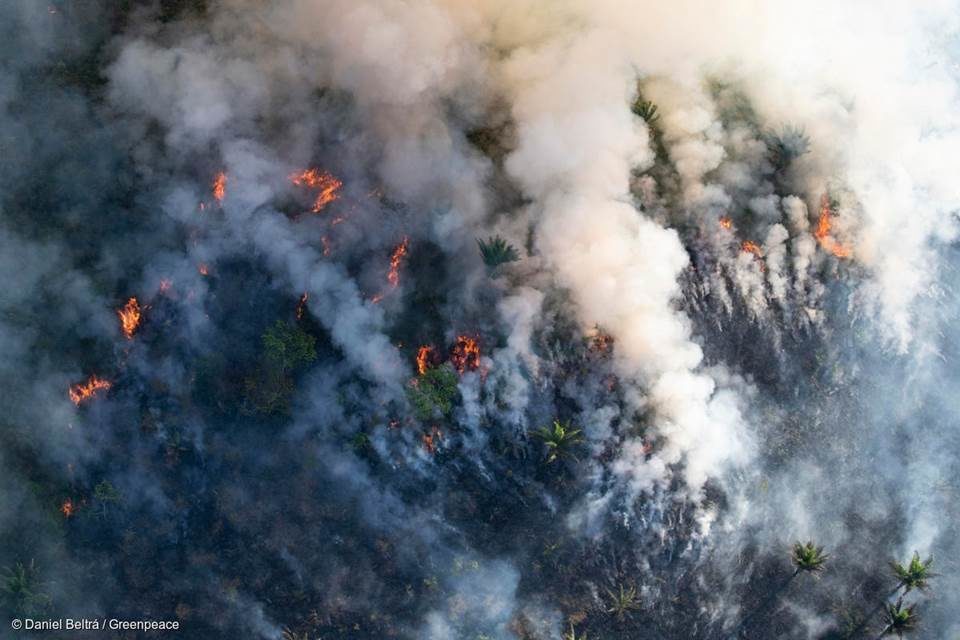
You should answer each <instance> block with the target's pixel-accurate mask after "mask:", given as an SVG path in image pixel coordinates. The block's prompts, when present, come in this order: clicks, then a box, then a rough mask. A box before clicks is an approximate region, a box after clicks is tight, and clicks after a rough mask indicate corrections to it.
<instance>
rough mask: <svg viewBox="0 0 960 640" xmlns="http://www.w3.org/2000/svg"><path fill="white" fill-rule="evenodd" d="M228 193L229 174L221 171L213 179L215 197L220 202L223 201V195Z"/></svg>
mask: <svg viewBox="0 0 960 640" xmlns="http://www.w3.org/2000/svg"><path fill="white" fill-rule="evenodd" d="M226 195H227V174H226V173H224V172H223V171H221V172H220V173H218V174H217V175H216V177H215V178H214V179H213V198H214V200H216V201H217V202H218V203H223V197H224V196H226Z"/></svg>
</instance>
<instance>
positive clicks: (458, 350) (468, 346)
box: [450, 336, 480, 375]
mask: <svg viewBox="0 0 960 640" xmlns="http://www.w3.org/2000/svg"><path fill="white" fill-rule="evenodd" d="M450 363H451V364H452V365H453V368H454V369H456V370H457V373H459V374H461V375H462V374H463V373H465V372H467V371H475V370H476V369H478V368H480V344H479V343H478V342H477V341H476V340H475V339H473V338H471V337H469V336H457V340H456V342H454V344H453V349H451V350H450Z"/></svg>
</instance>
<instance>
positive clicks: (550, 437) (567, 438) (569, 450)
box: [534, 420, 583, 464]
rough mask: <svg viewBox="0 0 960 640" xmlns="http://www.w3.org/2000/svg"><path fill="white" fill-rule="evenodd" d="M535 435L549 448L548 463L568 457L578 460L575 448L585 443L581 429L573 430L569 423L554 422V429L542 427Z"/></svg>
mask: <svg viewBox="0 0 960 640" xmlns="http://www.w3.org/2000/svg"><path fill="white" fill-rule="evenodd" d="M534 435H536V436H537V437H538V438H540V439H541V440H542V441H543V444H544V446H546V447H547V463H548V464H549V463H551V462H553V461H554V460H557V459H559V458H565V457H567V456H570V457H572V458H573V459H574V460H576V459H577V458H576V456H575V455H574V454H573V450H574V448H575V447H576V446H577V445H579V444H580V443H581V442H583V435H582V434H581V431H580V429H572V428H571V427H570V423H569V422H560V421H559V420H554V421H553V426H552V427H542V428H541V429H538V430H537V431H536V432H535V433H534Z"/></svg>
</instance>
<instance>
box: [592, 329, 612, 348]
mask: <svg viewBox="0 0 960 640" xmlns="http://www.w3.org/2000/svg"><path fill="white" fill-rule="evenodd" d="M587 340H589V346H588V348H589V349H590V351H593V352H594V353H609V352H610V350H611V349H613V336H611V335H610V334H609V333H606V332H604V331H602V330H601V329H600V328H599V327H598V328H596V329H594V330H593V331H592V332H591V333H589V334H588V335H587Z"/></svg>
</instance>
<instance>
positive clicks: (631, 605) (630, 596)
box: [607, 584, 640, 621]
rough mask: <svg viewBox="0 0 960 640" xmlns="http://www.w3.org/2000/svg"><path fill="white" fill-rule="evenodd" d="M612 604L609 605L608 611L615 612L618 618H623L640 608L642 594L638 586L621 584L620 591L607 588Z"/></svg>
mask: <svg viewBox="0 0 960 640" xmlns="http://www.w3.org/2000/svg"><path fill="white" fill-rule="evenodd" d="M607 596H608V597H609V602H610V606H609V607H607V613H610V614H613V615H614V616H616V617H617V620H621V621H622V620H623V619H624V618H625V617H627V616H629V615H630V614H631V613H632V612H634V611H636V610H637V609H639V608H640V596H639V594H638V593H637V588H636V587H629V588H627V587H624V586H623V585H622V584H621V585H620V586H619V590H618V591H611V590H610V589H607Z"/></svg>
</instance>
